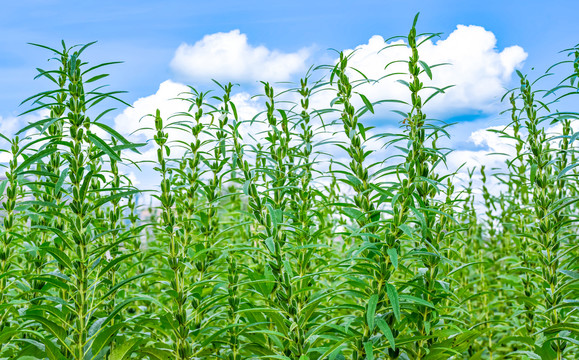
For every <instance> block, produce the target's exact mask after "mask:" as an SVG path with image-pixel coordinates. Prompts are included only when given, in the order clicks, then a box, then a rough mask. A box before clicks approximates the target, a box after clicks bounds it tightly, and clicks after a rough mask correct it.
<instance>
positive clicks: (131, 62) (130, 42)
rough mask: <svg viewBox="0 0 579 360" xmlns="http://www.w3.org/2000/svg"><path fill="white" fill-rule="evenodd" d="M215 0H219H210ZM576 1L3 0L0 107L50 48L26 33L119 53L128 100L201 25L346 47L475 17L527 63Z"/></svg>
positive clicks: (11, 100)
mask: <svg viewBox="0 0 579 360" xmlns="http://www.w3.org/2000/svg"><path fill="white" fill-rule="evenodd" d="M217 4H219V6H218V5H217ZM578 10H579V2H578V1H574V0H563V1H552V2H547V1H541V0H539V1H536V0H530V1H529V0H526V1H518V0H516V1H494V0H491V1H464V0H463V1H412V2H409V1H385V0H381V1H358V2H352V1H269V2H265V1H247V0H244V1H227V0H224V1H219V2H209V1H174V0H165V1H150V0H139V1H132V0H124V1H110V0H104V1H103V0H99V1H93V0H85V1H62V0H38V1H30V0H23V1H16V2H12V1H10V2H8V1H5V2H4V4H3V5H2V12H0V89H2V90H0V91H1V95H2V96H0V115H3V116H8V115H15V114H16V113H18V111H19V109H18V108H17V105H18V104H19V102H20V101H21V100H22V99H24V98H25V97H27V96H28V95H30V94H32V93H34V91H36V90H39V89H41V88H42V84H41V83H39V82H38V81H36V82H34V81H33V80H32V78H33V77H34V74H35V70H34V69H35V68H36V67H38V66H44V64H45V61H44V60H45V58H46V57H47V56H48V54H47V53H46V52H45V51H42V50H39V49H35V48H33V47H31V46H29V45H27V44H26V43H27V42H37V43H42V44H47V45H57V44H58V42H59V41H60V40H61V39H64V40H65V41H67V43H70V44H74V43H86V42H89V41H94V40H98V41H99V43H98V45H97V46H95V47H94V49H92V52H90V53H89V54H90V60H92V61H94V62H98V61H105V60H122V61H125V65H121V66H118V67H117V69H114V71H113V70H111V71H113V75H114V76H112V77H111V78H110V79H109V81H108V82H109V83H110V84H111V86H112V87H113V88H115V89H123V90H127V91H129V94H128V95H127V96H126V97H125V98H126V99H127V100H129V101H131V100H134V99H136V98H138V97H141V96H145V95H147V94H150V93H152V92H154V91H155V90H156V88H157V87H158V84H159V83H160V82H162V81H164V80H166V79H168V78H172V77H174V76H175V74H174V73H173V72H172V71H171V69H170V67H169V63H170V61H171V59H172V57H173V54H174V52H175V50H176V49H177V47H178V46H179V45H180V44H181V43H183V42H186V43H194V42H196V41H198V40H200V39H201V38H202V37H203V36H204V35H207V34H212V33H216V32H228V31H231V30H234V29H239V30H240V31H241V32H242V33H244V34H247V36H248V39H249V42H250V43H252V44H255V45H264V46H267V47H268V48H270V49H278V50H280V51H286V52H290V51H296V50H297V49H300V48H302V47H307V46H315V47H316V48H317V49H318V50H319V51H320V53H323V52H324V51H325V49H327V48H336V49H344V48H352V47H354V46H356V45H358V44H362V43H364V42H366V41H367V40H368V39H369V38H370V37H371V36H372V35H382V36H384V37H389V36H393V35H399V34H406V32H407V31H408V28H409V25H410V23H411V21H412V17H413V15H414V14H415V13H416V12H417V11H420V12H421V17H420V23H419V29H422V30H424V31H429V32H442V33H444V34H446V35H448V34H449V33H450V32H452V31H453V29H454V28H455V27H456V25H458V24H465V25H480V26H483V27H484V28H485V29H487V30H489V31H492V32H493V33H494V34H495V35H496V37H497V40H498V42H497V46H498V48H503V47H506V46H511V45H519V46H521V47H522V48H523V49H524V50H525V51H526V52H527V53H528V54H529V56H528V59H527V60H526V61H525V68H524V69H525V70H529V69H530V68H531V67H532V66H535V67H537V69H543V68H545V67H546V66H548V65H549V64H551V63H552V62H553V61H554V60H555V59H556V53H557V51H559V50H561V49H563V48H565V47H568V46H572V45H574V44H575V43H576V42H578V41H579V36H578V35H579V22H577V19H576V14H577V11H578Z"/></svg>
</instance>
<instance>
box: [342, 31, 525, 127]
mask: <svg viewBox="0 0 579 360" xmlns="http://www.w3.org/2000/svg"><path fill="white" fill-rule="evenodd" d="M496 43H497V39H496V37H495V35H494V34H493V33H492V32H490V31H487V30H485V29H484V28H483V27H480V26H474V25H471V26H464V25H458V26H457V29H456V30H454V31H453V32H452V33H451V34H450V35H449V36H448V37H447V38H446V39H443V40H439V41H436V42H433V41H431V40H428V41H426V42H425V43H424V44H422V45H421V46H420V47H419V55H420V58H421V59H422V60H424V61H425V62H426V63H427V64H429V65H434V64H440V63H450V65H445V66H440V67H436V68H434V69H432V72H433V81H430V80H429V79H428V78H427V76H426V74H423V77H422V79H423V81H424V83H425V84H426V85H434V86H437V87H444V86H447V85H455V86H454V87H453V88H451V89H448V90H447V91H446V94H441V95H438V96H436V97H435V98H434V99H433V100H432V101H431V102H430V103H428V104H427V107H426V111H427V112H429V113H430V114H431V115H434V116H440V115H449V114H453V115H454V114H457V113H461V112H462V113H464V112H473V111H479V112H492V111H494V110H496V109H497V106H498V104H499V101H500V97H501V96H502V95H503V93H504V92H505V87H506V86H507V84H508V83H509V81H510V79H511V76H512V74H513V72H514V70H515V69H517V68H520V67H521V66H522V65H523V62H524V60H525V59H526V57H527V54H526V53H525V52H524V50H523V49H522V48H521V47H519V46H511V47H508V48H505V49H503V50H502V51H499V49H497V48H496ZM386 45H404V42H403V41H402V40H398V41H395V42H392V43H388V44H386V43H385V42H384V39H383V38H382V37H381V36H378V35H375V36H373V37H372V38H370V40H369V41H368V43H367V44H363V45H359V46H358V47H356V48H355V54H354V56H353V57H352V59H351V61H350V62H349V65H350V66H352V67H354V68H356V69H358V70H360V71H362V72H363V73H364V74H366V76H368V77H369V78H371V79H378V78H380V77H382V76H384V75H385V74H386V73H394V72H402V73H407V72H408V69H407V68H408V66H407V65H406V63H395V64H392V65H391V66H389V67H388V68H387V70H386V71H384V67H385V66H386V65H387V64H389V63H390V62H392V61H395V60H407V59H408V56H409V55H410V53H409V50H408V48H407V47H406V46H393V47H389V48H387V49H385V50H383V51H380V50H382V49H383V48H384V47H385V46H386ZM351 51H352V50H348V51H347V52H348V53H350V52H351ZM352 76H355V73H354V72H352ZM399 79H402V80H406V81H408V75H406V76H402V75H400V76H392V77H388V78H386V79H384V80H382V81H381V82H380V83H378V84H375V85H364V86H361V87H360V88H359V91H360V92H362V93H364V94H365V95H367V96H368V97H369V98H370V99H372V100H379V99H400V100H406V101H408V100H409V91H408V89H407V88H406V87H405V86H404V85H402V84H400V83H398V82H396V81H397V80H399ZM423 98H426V96H423Z"/></svg>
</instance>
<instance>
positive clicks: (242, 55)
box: [171, 30, 310, 82]
mask: <svg viewBox="0 0 579 360" xmlns="http://www.w3.org/2000/svg"><path fill="white" fill-rule="evenodd" d="M309 55H310V51H309V50H308V49H305V48H304V49H301V50H299V51H297V52H294V53H282V52H280V51H277V50H270V49H268V48H267V47H265V46H253V45H251V44H249V43H248V42H247V35H245V34H242V33H240V31H239V30H233V31H230V32H228V33H216V34H211V35H206V36H205V37H203V39H201V40H200V41H198V42H196V43H195V44H194V45H189V44H186V43H184V44H181V46H179V48H178V49H177V51H176V52H175V56H174V58H173V60H172V61H171V67H172V68H173V70H174V71H175V72H176V73H177V74H178V75H180V76H183V77H184V78H186V79H187V80H190V81H199V82H209V81H211V79H216V80H217V81H223V82H227V81H231V82H236V81H239V82H246V81H256V80H264V81H271V82H275V81H287V80H290V79H291V77H292V75H294V74H296V73H298V74H299V73H302V72H304V71H305V70H307V63H306V61H307V60H308V59H309Z"/></svg>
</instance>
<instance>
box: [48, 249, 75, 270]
mask: <svg viewBox="0 0 579 360" xmlns="http://www.w3.org/2000/svg"><path fill="white" fill-rule="evenodd" d="M40 249H41V250H43V251H46V252H47V253H49V254H50V255H52V257H54V259H56V261H58V263H59V264H60V265H62V266H63V267H65V268H67V269H69V270H73V268H72V261H71V260H70V258H69V257H68V255H66V253H65V252H63V251H62V250H60V249H57V248H55V247H54V246H50V245H42V246H41V247H40Z"/></svg>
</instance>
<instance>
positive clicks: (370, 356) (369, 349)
mask: <svg viewBox="0 0 579 360" xmlns="http://www.w3.org/2000/svg"><path fill="white" fill-rule="evenodd" d="M373 347H374V344H373V343H372V341H366V342H365V343H364V350H366V359H367V360H374V349H373Z"/></svg>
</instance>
